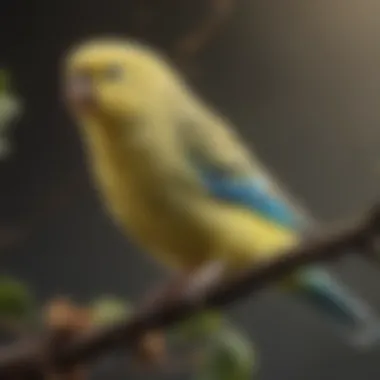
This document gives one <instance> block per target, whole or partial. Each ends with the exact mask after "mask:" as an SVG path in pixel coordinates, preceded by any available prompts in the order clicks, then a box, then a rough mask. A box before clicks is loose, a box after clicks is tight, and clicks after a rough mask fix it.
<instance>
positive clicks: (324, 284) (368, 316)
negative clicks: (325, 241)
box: [292, 266, 380, 348]
mask: <svg viewBox="0 0 380 380" xmlns="http://www.w3.org/2000/svg"><path fill="white" fill-rule="evenodd" d="M293 276H294V277H293V278H292V283H293V284H294V285H295V286H294V287H293V292H294V293H295V294H296V295H297V296H298V298H301V299H302V300H304V301H307V302H308V303H309V304H311V305H312V306H313V307H314V308H315V309H316V310H317V311H319V312H321V313H322V314H323V315H325V316H326V317H328V318H330V319H331V320H333V321H334V322H335V323H336V324H337V325H339V326H341V327H342V328H343V330H344V331H345V333H346V336H348V340H349V343H350V344H351V345H354V346H355V347H361V348H370V347H372V346H374V345H377V344H380V319H379V317H378V315H377V313H375V312H374V310H373V309H372V308H371V307H370V305H369V304H368V303H367V302H365V301H364V300H363V299H361V298H360V297H358V296H355V295H353V294H352V292H351V291H350V290H349V289H347V287H346V286H345V285H343V284H342V283H340V281H338V280H337V279H336V278H334V277H333V276H332V275H331V274H329V273H328V272H327V271H326V269H324V268H320V267H315V266H314V267H310V268H306V269H302V270H301V271H298V272H296V273H294V275H293Z"/></svg>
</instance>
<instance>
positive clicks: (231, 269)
mask: <svg viewBox="0 0 380 380" xmlns="http://www.w3.org/2000/svg"><path fill="white" fill-rule="evenodd" d="M64 75H65V81H64V83H65V88H66V95H67V102H68V107H69V109H70V112H71V113H72V115H73V117H74V119H75V120H76V122H77V123H78V124H79V126H80V131H81V134H82V136H83V140H84V143H85V147H86V150H87V156H88V162H89V165H90V168H91V171H92V173H93V175H94V178H95V182H96V185H97V187H98V189H99V190H100V193H101V195H102V199H103V200H104V203H105V205H106V208H107V209H108V210H109V212H110V214H111V215H112V217H113V218H114V220H115V221H116V222H117V223H118V224H119V225H120V227H121V228H122V229H123V230H124V231H125V232H126V233H127V234H128V235H129V236H130V237H131V238H132V239H133V240H134V241H135V242H136V243H137V244H138V245H139V246H140V247H142V248H143V249H145V250H146V251H147V252H149V253H151V254H152V255H154V256H155V257H156V258H157V260H158V261H160V262H162V263H164V264H166V265H167V266H168V267H170V268H173V270H177V271H179V272H181V273H184V274H185V273H188V272H192V271H194V270H196V269H197V268H200V267H201V266H204V265H206V264H207V263H211V262H218V263H221V264H222V265H223V267H224V269H225V273H226V276H228V275H229V274H233V273H236V271H237V270H238V269H240V268H243V267H246V266H248V265H253V264H254V263H255V262H260V261H261V260H263V259H268V258H269V257H271V256H273V255H277V254H278V252H279V249H281V248H286V247H290V246H291V245H294V244H296V243H297V242H298V241H299V239H300V236H301V234H302V232H303V230H304V229H305V228H306V227H307V221H306V219H305V218H304V217H303V216H301V214H300V213H299V212H298V211H297V210H295V209H293V208H291V207H290V206H289V202H288V201H287V200H286V199H285V198H284V197H283V196H282V195H280V193H279V190H278V189H277V187H276V186H275V184H274V182H273V180H272V179H270V177H269V176H268V174H267V173H266V171H264V170H263V168H262V167H261V166H260V164H259V162H258V160H257V159H256V158H255V157H254V155H253V154H251V153H250V152H249V151H248V149H247V148H246V147H245V146H244V144H243V142H242V141H241V139H240V138H239V137H238V136H237V134H236V133H235V132H234V130H233V128H232V126H231V125H230V124H229V122H228V121H227V120H226V119H225V118H223V117H222V116H220V115H218V114H217V113H216V112H214V111H212V110H211V109H210V108H209V107H207V106H206V105H205V104H204V103H203V102H202V101H201V100H200V99H199V98H198V97H197V96H195V95H194V93H193V92H192V90H191V89H190V88H189V86H188V85H187V84H186V83H185V81H184V80H183V79H182V78H181V76H180V75H179V73H178V72H177V71H176V70H175V69H174V68H173V67H171V65H170V63H169V62H168V61H167V60H166V59H164V58H163V57H162V56H161V55H160V54H158V53H157V52H156V51H154V50H152V49H151V48H149V47H146V46H144V45H141V44H138V43H136V42H133V41H129V40H118V39H99V40H94V41H90V42H87V43H84V44H83V45H80V46H79V47H77V48H75V49H74V50H73V51H72V52H71V53H70V54H69V55H68V57H67V60H66V64H65V73H64ZM285 284H286V286H284V289H287V290H288V291H290V292H291V293H292V294H295V295H297V296H299V297H300V299H302V300H305V301H309V302H310V304H311V305H314V306H315V307H316V309H317V310H320V311H322V312H324V313H325V314H326V315H327V316H330V317H333V318H334V319H335V321H336V322H338V323H340V324H341V325H343V326H345V327H348V328H349V331H350V332H353V335H354V336H355V337H356V338H355V339H354V340H355V342H356V343H358V342H360V343H361V344H365V345H369V344H370V343H374V342H376V341H377V338H378V337H379V329H378V326H379V325H378V319H377V316H376V315H375V314H374V313H373V312H372V311H371V310H370V307H369V306H368V305H367V304H366V303H365V302H363V301H362V300H360V299H359V298H358V297H355V296H353V295H352V294H351V292H350V291H349V290H347V289H345V287H344V286H343V285H342V284H340V283H339V282H338V281H337V280H335V279H334V278H332V277H331V276H330V275H329V274H328V273H327V272H326V270H325V269H322V268H320V267H315V266H313V267H310V268H309V267H308V268H303V269H302V270H300V271H297V272H295V273H293V274H292V275H291V276H289V279H288V280H287V282H285ZM282 285H284V284H283V283H282Z"/></svg>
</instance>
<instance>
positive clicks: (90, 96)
mask: <svg viewBox="0 0 380 380" xmlns="http://www.w3.org/2000/svg"><path fill="white" fill-rule="evenodd" d="M94 95H95V94H94V85H93V83H92V81H91V79H90V78H85V77H77V78H71V79H70V80H69V81H68V83H67V86H66V100H67V101H68V102H69V104H70V105H71V106H72V107H73V108H74V109H75V110H79V111H86V112H88V111H92V110H94V108H95V106H96V101H95V96H94Z"/></svg>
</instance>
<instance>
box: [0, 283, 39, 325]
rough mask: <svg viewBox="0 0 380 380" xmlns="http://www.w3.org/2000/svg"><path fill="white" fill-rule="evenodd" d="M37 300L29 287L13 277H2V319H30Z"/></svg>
mask: <svg viewBox="0 0 380 380" xmlns="http://www.w3.org/2000/svg"><path fill="white" fill-rule="evenodd" d="M34 310H35V299H34V297H33V295H32V293H31V292H30V290H29V289H28V287H27V286H26V285H25V284H24V283H22V282H20V281H18V280H16V279H13V278H11V277H6V276H1V277H0V318H14V319H24V318H29V316H31V314H32V313H33V312H34Z"/></svg>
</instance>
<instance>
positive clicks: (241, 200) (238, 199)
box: [203, 172, 300, 229]
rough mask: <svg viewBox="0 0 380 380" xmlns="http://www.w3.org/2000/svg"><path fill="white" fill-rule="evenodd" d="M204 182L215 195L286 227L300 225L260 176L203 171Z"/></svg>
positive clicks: (294, 227) (291, 211)
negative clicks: (241, 176)
mask: <svg viewBox="0 0 380 380" xmlns="http://www.w3.org/2000/svg"><path fill="white" fill-rule="evenodd" d="M203 183H204V186H205V187H206V188H207V189H208V191H209V192H210V193H211V194H212V196H213V197H216V198H219V199H222V200H225V201H229V202H233V203H236V204H240V205H242V206H245V207H248V208H250V209H251V210H253V211H255V212H257V213H258V214H260V215H262V216H263V217H264V218H266V219H268V220H270V221H273V222H275V223H276V224H279V225H282V226H284V227H286V228H290V229H297V228H299V227H300V223H299V219H298V218H297V217H296V215H295V214H294V212H293V210H291V209H290V207H288V206H287V205H286V203H285V202H284V201H282V200H281V199H279V198H277V197H275V195H273V194H271V192H270V189H269V187H268V185H267V184H266V183H265V182H264V181H263V179H260V178H258V177H257V178H255V177H252V178H239V179H231V178H226V177H225V176H223V175H222V174H218V173H211V172H208V173H206V172H203Z"/></svg>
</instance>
